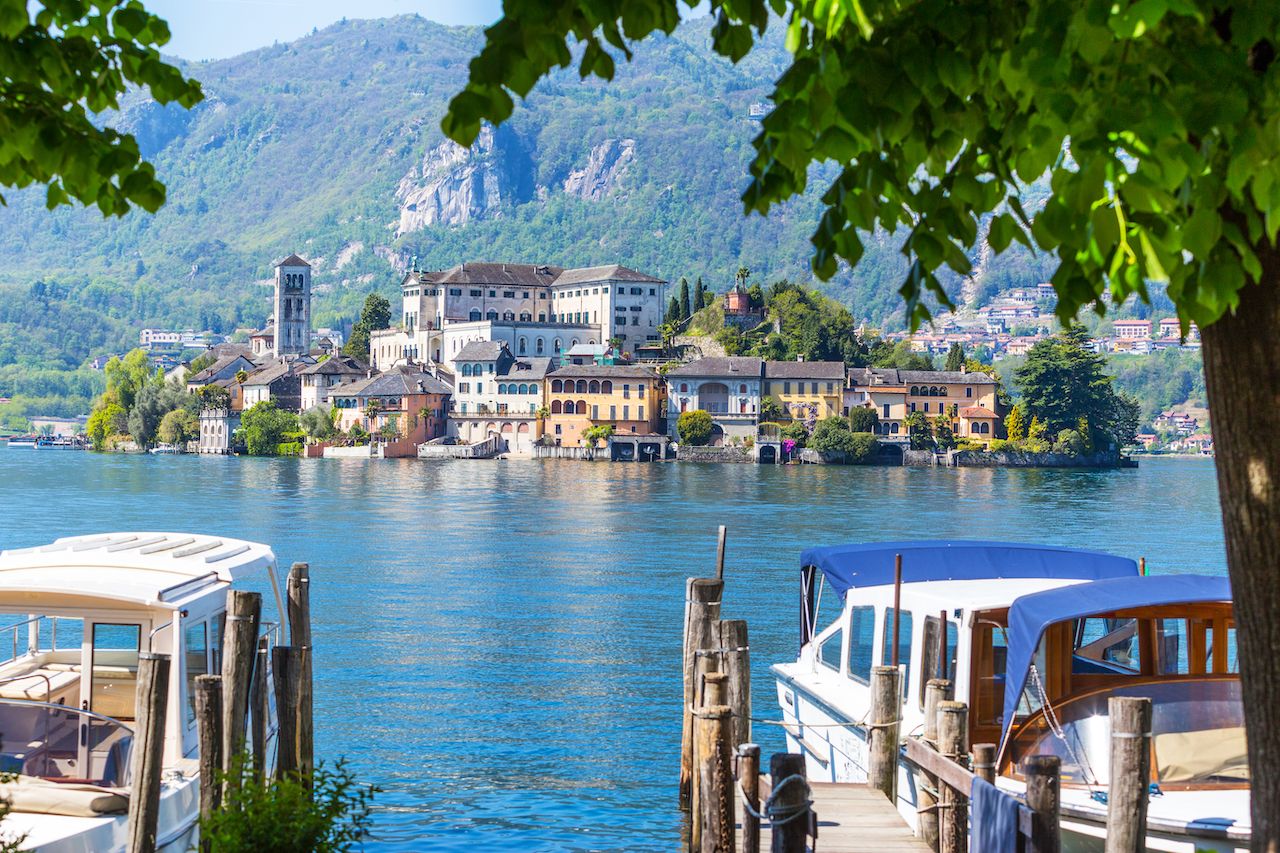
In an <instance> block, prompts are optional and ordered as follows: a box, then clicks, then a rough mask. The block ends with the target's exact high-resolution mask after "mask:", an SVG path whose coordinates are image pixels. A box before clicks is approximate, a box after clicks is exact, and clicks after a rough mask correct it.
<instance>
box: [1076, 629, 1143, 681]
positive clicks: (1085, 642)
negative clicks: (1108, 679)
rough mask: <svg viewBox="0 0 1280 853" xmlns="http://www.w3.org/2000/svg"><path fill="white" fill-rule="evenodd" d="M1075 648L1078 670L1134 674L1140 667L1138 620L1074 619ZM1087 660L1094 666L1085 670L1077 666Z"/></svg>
mask: <svg viewBox="0 0 1280 853" xmlns="http://www.w3.org/2000/svg"><path fill="white" fill-rule="evenodd" d="M1075 647H1076V648H1075V659H1076V660H1075V668H1076V671H1077V672H1079V671H1087V672H1103V673H1107V672H1111V673H1116V672H1121V673H1123V672H1128V673H1134V672H1138V671H1139V669H1140V668H1141V667H1140V663H1139V652H1138V620H1137V619H1133V618H1129V619H1101V618H1092V619H1081V620H1077V622H1076V641H1075ZM1086 661H1088V662H1092V663H1094V664H1097V666H1096V667H1093V668H1090V669H1088V670H1081V669H1079V667H1080V665H1081V664H1082V663H1084V662H1086Z"/></svg>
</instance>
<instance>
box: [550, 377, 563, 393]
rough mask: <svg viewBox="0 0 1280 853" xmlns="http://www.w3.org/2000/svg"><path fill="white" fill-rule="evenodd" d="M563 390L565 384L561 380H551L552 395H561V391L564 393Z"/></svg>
mask: <svg viewBox="0 0 1280 853" xmlns="http://www.w3.org/2000/svg"><path fill="white" fill-rule="evenodd" d="M563 390H564V383H563V382H561V381H560V380H559V379H552V380H551V393H552V394H559V393H560V392H561V391H563Z"/></svg>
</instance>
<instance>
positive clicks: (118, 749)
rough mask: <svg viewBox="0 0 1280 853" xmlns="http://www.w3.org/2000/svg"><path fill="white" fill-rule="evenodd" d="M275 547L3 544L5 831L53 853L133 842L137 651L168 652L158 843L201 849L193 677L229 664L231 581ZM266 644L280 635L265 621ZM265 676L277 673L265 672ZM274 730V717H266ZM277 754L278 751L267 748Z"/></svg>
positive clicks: (178, 539) (0, 686) (168, 536)
mask: <svg viewBox="0 0 1280 853" xmlns="http://www.w3.org/2000/svg"><path fill="white" fill-rule="evenodd" d="M275 569H276V558H275V555H274V554H273V553H272V552H271V549H270V548H268V547H266V546H265V545H258V544H255V543H252V542H244V541H241V540H237V539H225V538H219V537H212V536H202V535H197V534H183V533H108V534H102V535H95V536H75V537H69V538H65V539H58V540H56V541H54V542H52V543H50V544H48V545H42V546H39V547H35V548H23V549H19V550H11V551H0V613H3V614H6V615H8V616H9V617H10V619H9V621H10V623H11V624H9V626H8V627H7V628H4V629H3V630H2V631H0V658H2V657H4V655H3V653H4V652H5V651H11V654H10V655H9V657H8V660H0V771H3V772H7V773H11V774H16V775H15V777H14V780H13V781H6V782H0V796H3V797H4V798H5V799H7V800H9V801H11V809H12V811H11V812H10V814H9V815H8V816H7V817H5V819H4V820H3V821H0V835H3V836H5V837H6V838H17V837H23V838H24V842H23V846H24V849H31V850H40V851H46V853H83V851H89V850H92V851H117V850H124V849H125V847H126V844H127V841H128V833H127V825H126V814H125V812H126V810H127V807H128V799H127V797H128V795H129V793H130V785H131V781H132V777H131V774H132V770H133V767H134V759H133V744H134V731H133V725H134V723H135V716H136V713H135V703H136V696H135V692H136V679H137V671H138V655H139V653H140V652H143V651H152V652H160V653H164V654H168V655H171V660H172V669H171V677H170V678H171V680H170V683H169V688H168V696H169V699H168V707H167V709H166V728H165V733H164V758H163V772H162V782H161V791H160V805H159V826H158V830H157V833H156V839H157V849H159V850H164V851H170V853H180V851H187V850H190V849H193V844H194V843H195V840H196V834H197V819H198V816H199V794H200V776H199V754H198V741H197V733H196V719H195V700H194V696H193V687H194V684H195V678H196V676H198V675H201V674H203V673H207V672H214V673H216V672H219V671H220V668H221V665H222V663H221V657H220V650H221V649H222V635H223V629H224V627H225V623H226V598H227V590H228V589H229V588H231V587H232V586H234V585H237V584H240V583H242V582H243V581H244V580H245V579H248V578H250V577H254V576H258V577H260V576H261V575H263V574H266V575H267V576H268V577H269V579H270V582H271V585H272V588H273V590H274V591H275V599H276V606H277V608H279V612H281V613H283V612H284V609H283V606H282V603H281V598H280V592H279V584H278V582H277V580H276V576H275ZM262 636H263V637H265V638H266V639H267V641H268V643H274V642H275V641H276V640H277V638H278V627H277V624H275V623H265V622H264V624H263V627H262ZM267 683H268V685H270V683H271V680H270V678H268V680H267ZM267 728H268V733H269V737H271V738H274V731H275V726H274V721H268V727H267ZM268 754H270V751H269V752H268Z"/></svg>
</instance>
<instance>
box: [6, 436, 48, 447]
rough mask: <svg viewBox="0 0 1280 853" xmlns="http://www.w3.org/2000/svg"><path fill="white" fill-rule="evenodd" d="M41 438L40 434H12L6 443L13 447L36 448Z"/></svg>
mask: <svg viewBox="0 0 1280 853" xmlns="http://www.w3.org/2000/svg"><path fill="white" fill-rule="evenodd" d="M39 440H40V436H38V435H11V436H9V438H8V440H7V441H6V442H5V443H6V444H8V445H9V447H10V448H13V449H23V450H35V449H36V442H38V441H39Z"/></svg>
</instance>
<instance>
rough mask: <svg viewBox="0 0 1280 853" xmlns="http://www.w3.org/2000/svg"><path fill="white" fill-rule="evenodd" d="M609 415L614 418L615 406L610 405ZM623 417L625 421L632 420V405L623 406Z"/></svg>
mask: <svg viewBox="0 0 1280 853" xmlns="http://www.w3.org/2000/svg"><path fill="white" fill-rule="evenodd" d="M609 417H610V418H612V417H613V407H612V406H610V407H609ZM622 419H623V420H624V421H629V420H631V407H630V406H623V407H622Z"/></svg>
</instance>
